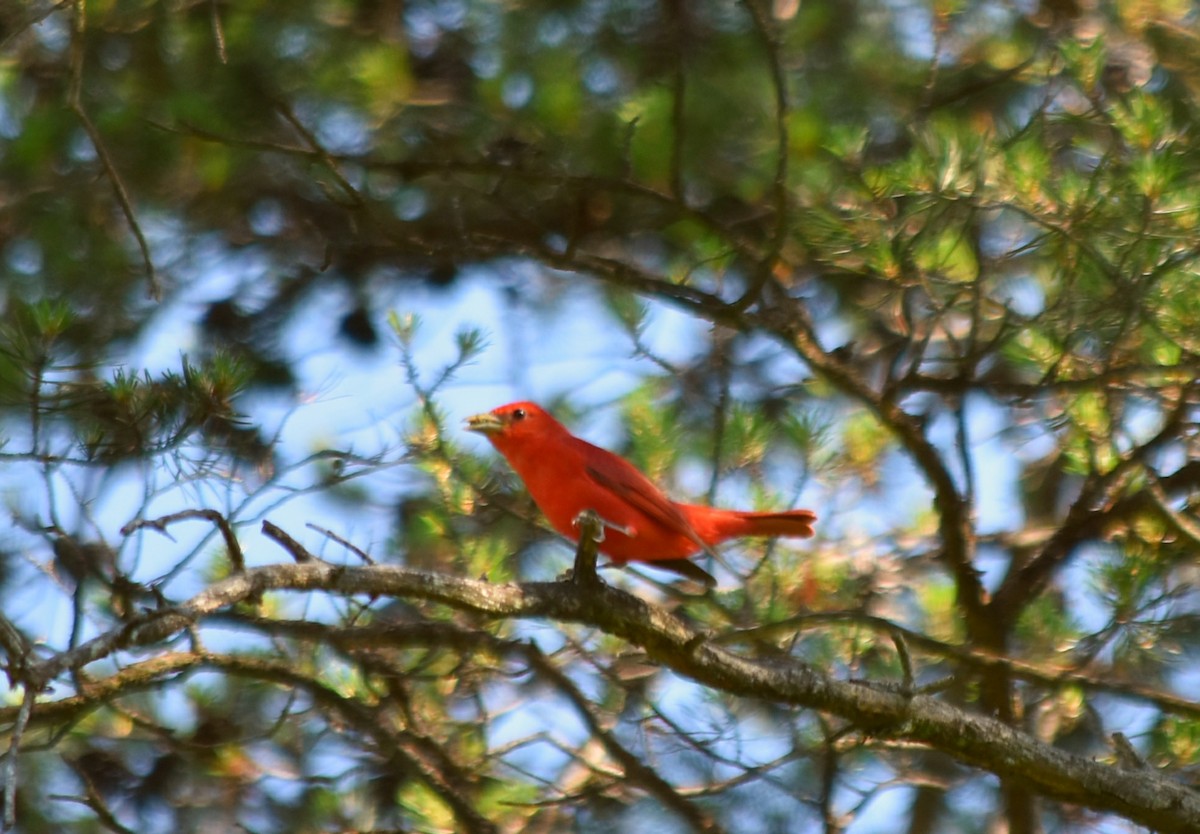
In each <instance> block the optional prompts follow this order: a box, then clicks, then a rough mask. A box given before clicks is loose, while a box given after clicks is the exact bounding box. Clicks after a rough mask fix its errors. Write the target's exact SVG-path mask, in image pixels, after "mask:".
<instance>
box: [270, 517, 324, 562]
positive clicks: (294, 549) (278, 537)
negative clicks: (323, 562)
mask: <svg viewBox="0 0 1200 834" xmlns="http://www.w3.org/2000/svg"><path fill="white" fill-rule="evenodd" d="M262 531H263V535H264V536H266V537H267V538H269V539H273V540H274V541H276V542H278V543H279V544H280V545H281V546H282V547H283V549H284V550H286V551H287V552H288V553H289V554H291V557H292V558H293V559H295V560H296V564H298V565H303V564H304V563H306V562H316V561H319V560H318V559H317V557H316V556H314V555H312V553H311V552H310V551H309V550H308V548H306V547H305V546H304V545H302V544H300V542H298V541H296V540H295V539H293V538H292V537H291V536H289V535H288V534H287V533H286V532H284V530H283V529H282V528H281V527H277V526H276V525H274V524H272V523H271V522H269V521H267V520H266V519H263V523H262Z"/></svg>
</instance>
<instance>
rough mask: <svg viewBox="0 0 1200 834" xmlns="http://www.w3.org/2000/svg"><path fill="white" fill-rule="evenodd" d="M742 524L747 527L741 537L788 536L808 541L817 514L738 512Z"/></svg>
mask: <svg viewBox="0 0 1200 834" xmlns="http://www.w3.org/2000/svg"><path fill="white" fill-rule="evenodd" d="M737 515H738V516H739V517H740V518H741V520H742V523H743V524H745V525H746V527H745V532H744V533H737V534H735V535H741V536H768V537H770V536H788V537H791V538H801V539H807V538H808V537H809V536H811V535H812V534H813V523H814V522H815V521H816V520H817V514H816V513H814V512H813V511H812V510H786V511H784V512H778V513H772V512H765V513H755V512H738V513H737Z"/></svg>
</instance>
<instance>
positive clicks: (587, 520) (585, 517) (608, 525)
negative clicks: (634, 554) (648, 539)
mask: <svg viewBox="0 0 1200 834" xmlns="http://www.w3.org/2000/svg"><path fill="white" fill-rule="evenodd" d="M571 523H572V524H573V525H575V526H576V527H583V528H584V529H585V530H586V529H587V528H589V527H592V528H594V529H595V530H596V533H595V535H594V536H593V537H592V540H593V541H596V542H602V541H604V531H605V530H615V531H617V532H618V533H620V534H621V535H623V536H630V537H632V536H633V535H635V533H636V532H637V531H635V530H634V529H633V528H632V527H626V526H625V525H624V524H617V523H615V522H612V521H609V520H608V519H607V518H605V517H604V516H602V515H600V513H598V512H596V511H595V510H590V509H589V510H583V511H582V512H581V513H579V515H577V516H575V518H573V519H572V520H571Z"/></svg>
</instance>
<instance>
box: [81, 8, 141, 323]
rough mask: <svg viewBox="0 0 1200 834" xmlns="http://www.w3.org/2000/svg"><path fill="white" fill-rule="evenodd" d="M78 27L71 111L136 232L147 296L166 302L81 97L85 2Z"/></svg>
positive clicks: (134, 216) (124, 194)
mask: <svg viewBox="0 0 1200 834" xmlns="http://www.w3.org/2000/svg"><path fill="white" fill-rule="evenodd" d="M74 24H75V25H74V28H73V29H72V32H71V83H70V87H69V92H68V95H67V100H68V103H69V105H70V107H71V110H72V111H73V112H74V113H75V115H76V116H77V117H78V118H79V121H80V123H81V124H82V125H83V129H84V131H86V132H87V135H88V139H90V140H91V142H92V147H94V148H95V149H96V155H97V156H98V157H99V159H100V164H101V166H103V168H104V173H105V175H106V176H107V177H108V181H109V183H111V184H112V188H113V193H114V194H115V195H116V197H117V203H118V204H119V205H120V206H121V211H122V212H123V213H124V215H125V222H126V223H128V224H129V229H130V231H132V232H133V236H134V238H136V239H137V244H138V249H140V250H141V253H142V263H143V265H144V266H145V269H146V280H147V282H148V284H149V286H148V289H147V295H149V296H150V298H152V299H154V300H155V301H158V300H160V299H161V298H162V287H161V286H160V284H159V281H158V273H157V272H156V271H155V269H154V261H153V259H152V258H151V257H150V244H149V243H147V242H146V236H145V235H144V234H142V227H141V225H140V224H139V223H138V219H137V214H136V213H134V210H133V202H132V201H131V200H130V199H129V192H128V191H127V190H126V189H125V183H124V181H122V179H121V175H120V174H119V173H117V166H116V165H114V164H113V161H112V157H111V156H109V153H108V147H107V146H106V145H105V144H104V137H103V136H101V135H100V131H99V130H98V129H97V128H96V125H95V124H94V123H93V122H92V119H91V117H90V116H89V115H88V113H87V110H86V109H85V108H84V106H83V97H82V95H81V91H82V89H83V55H84V49H83V33H84V29H85V24H86V17H85V16H84V0H76V2H75V21H74Z"/></svg>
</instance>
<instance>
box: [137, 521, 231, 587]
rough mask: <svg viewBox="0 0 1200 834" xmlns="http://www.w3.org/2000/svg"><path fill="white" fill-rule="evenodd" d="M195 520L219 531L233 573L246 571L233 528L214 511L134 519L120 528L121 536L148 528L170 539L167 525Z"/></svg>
mask: <svg viewBox="0 0 1200 834" xmlns="http://www.w3.org/2000/svg"><path fill="white" fill-rule="evenodd" d="M196 518H199V519H204V520H205V521H211V522H212V523H213V524H215V525H216V526H217V529H218V530H220V531H221V537H222V538H223V539H225V549H226V550H227V551H229V561H230V564H231V565H232V567H233V572H234V573H241V572H242V571H244V570H245V569H246V557H245V556H244V555H243V554H242V546H241V544H239V543H238V540H237V535H236V534H235V533H234V532H233V527H232V526H231V525H230V524H229V519H227V518H225V516H223V515H221V514H220V513H219V512H217V511H216V510H182V511H180V512H177V513H171V514H170V515H164V516H161V517H160V518H138V519H134V520H133V521H131V522H129V523H128V524H126V525H125V526H124V527H122V528H121V535H123V536H128V535H129V534H130V533H133V532H135V531H137V530H141V529H143V528H145V527H149V528H151V529H153V530H157V531H158V532H160V533H162V534H163V535H164V536H167V537H168V538H170V534H169V533H167V525H168V524H173V523H175V522H176V521H188V520H189V519H196Z"/></svg>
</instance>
